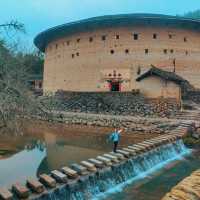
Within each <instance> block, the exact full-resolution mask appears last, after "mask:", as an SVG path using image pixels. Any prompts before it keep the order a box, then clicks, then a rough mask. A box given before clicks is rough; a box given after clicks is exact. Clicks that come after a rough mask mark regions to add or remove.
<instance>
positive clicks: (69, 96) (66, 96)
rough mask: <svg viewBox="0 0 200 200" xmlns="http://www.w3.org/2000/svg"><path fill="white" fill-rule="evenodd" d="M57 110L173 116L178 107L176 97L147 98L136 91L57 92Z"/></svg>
mask: <svg viewBox="0 0 200 200" xmlns="http://www.w3.org/2000/svg"><path fill="white" fill-rule="evenodd" d="M57 97H59V99H60V100H61V105H60V106H59V107H58V108H57V109H58V110H64V111H67V112H85V113H99V114H111V115H124V116H126V115H131V116H142V117H146V116H152V117H158V116H159V117H169V116H174V115H175V114H176V113H177V112H178V111H179V109H180V105H178V103H177V101H176V99H163V98H160V99H147V98H144V97H143V96H142V95H141V94H139V93H138V92H62V91H60V92H58V93H57Z"/></svg>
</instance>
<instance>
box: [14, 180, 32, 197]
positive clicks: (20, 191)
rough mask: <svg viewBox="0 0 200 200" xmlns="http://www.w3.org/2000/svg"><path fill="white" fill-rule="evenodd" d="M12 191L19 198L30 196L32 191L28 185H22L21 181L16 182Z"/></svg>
mask: <svg viewBox="0 0 200 200" xmlns="http://www.w3.org/2000/svg"><path fill="white" fill-rule="evenodd" d="M12 191H13V192H14V193H15V194H16V195H17V196H18V197H19V198H23V199H25V198H28V197H29V194H30V191H29V189H28V188H27V187H26V186H23V185H21V184H20V183H16V184H14V185H12Z"/></svg>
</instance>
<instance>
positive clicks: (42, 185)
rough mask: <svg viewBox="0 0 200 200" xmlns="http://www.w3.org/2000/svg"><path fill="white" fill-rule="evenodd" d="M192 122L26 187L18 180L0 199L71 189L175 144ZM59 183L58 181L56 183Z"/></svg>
mask: <svg viewBox="0 0 200 200" xmlns="http://www.w3.org/2000/svg"><path fill="white" fill-rule="evenodd" d="M190 126H191V123H187V122H183V123H181V125H180V126H179V127H177V128H176V129H175V130H172V131H171V134H167V135H160V136H158V137H156V138H152V139H150V140H146V141H144V142H141V143H138V144H133V145H129V146H128V147H126V148H123V149H118V150H117V153H114V152H110V153H105V154H103V155H101V156H97V157H96V158H90V159H88V160H87V161H81V162H80V164H77V163H74V164H72V165H71V166H70V167H68V166H65V167H63V168H61V169H59V170H53V171H52V172H51V174H50V175H48V174H41V175H39V180H32V179H28V180H27V187H26V186H24V185H21V184H19V183H16V184H14V185H13V186H12V190H8V189H5V188H0V199H2V200H11V199H13V196H14V197H16V198H19V199H21V198H29V197H30V199H32V200H34V197H35V196H34V195H35V193H36V194H37V195H36V196H37V198H38V196H39V195H41V196H42V195H43V194H45V192H47V191H48V192H49V191H50V192H51V191H52V192H54V188H56V186H57V187H59V186H60V185H64V184H67V185H68V186H69V187H70V188H74V186H75V185H76V183H77V182H78V181H81V182H83V183H84V181H86V180H88V178H89V175H90V176H93V175H95V174H96V172H99V173H101V172H105V171H106V170H108V171H109V170H112V169H111V166H113V167H116V166H117V165H118V163H123V162H126V161H128V160H129V159H132V158H133V157H135V156H141V155H142V154H143V153H145V152H149V151H152V150H154V149H155V150H158V151H159V147H160V146H161V145H167V144H171V143H174V142H175V141H177V140H178V139H181V138H182V137H183V136H184V135H185V134H186V133H187V131H188V128H189V127H190ZM57 183H58V184H57Z"/></svg>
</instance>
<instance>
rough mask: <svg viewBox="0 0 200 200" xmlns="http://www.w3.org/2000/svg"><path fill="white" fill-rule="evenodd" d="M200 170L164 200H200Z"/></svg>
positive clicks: (182, 182) (175, 188) (181, 183)
mask: <svg viewBox="0 0 200 200" xmlns="http://www.w3.org/2000/svg"><path fill="white" fill-rule="evenodd" d="M199 180H200V169H199V170H197V171H195V172H193V173H192V174H191V175H190V176H189V177H187V178H185V179H184V180H183V181H181V182H180V183H179V184H178V185H177V186H175V187H174V188H172V190H171V191H170V192H169V193H167V194H166V196H165V197H164V198H163V199H162V200H175V199H177V200H179V199H180V200H198V199H200V181H199Z"/></svg>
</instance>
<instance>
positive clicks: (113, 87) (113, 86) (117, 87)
mask: <svg viewBox="0 0 200 200" xmlns="http://www.w3.org/2000/svg"><path fill="white" fill-rule="evenodd" d="M110 91H112V92H119V91H121V83H120V82H119V81H111V82H110Z"/></svg>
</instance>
